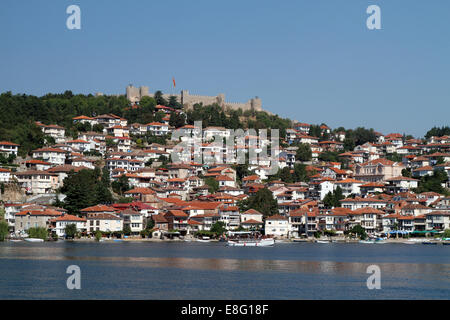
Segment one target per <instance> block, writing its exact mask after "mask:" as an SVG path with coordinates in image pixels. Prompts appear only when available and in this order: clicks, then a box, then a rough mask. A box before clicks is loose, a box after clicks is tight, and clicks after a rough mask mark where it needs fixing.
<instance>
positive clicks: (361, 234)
mask: <svg viewBox="0 0 450 320" xmlns="http://www.w3.org/2000/svg"><path fill="white" fill-rule="evenodd" d="M350 233H352V234H355V235H357V236H358V237H359V238H360V239H361V240H364V239H366V238H367V233H366V230H364V228H363V227H361V225H359V224H358V225H356V226H354V227H353V228H351V229H350Z"/></svg>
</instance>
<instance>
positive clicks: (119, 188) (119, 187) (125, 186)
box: [111, 174, 130, 196]
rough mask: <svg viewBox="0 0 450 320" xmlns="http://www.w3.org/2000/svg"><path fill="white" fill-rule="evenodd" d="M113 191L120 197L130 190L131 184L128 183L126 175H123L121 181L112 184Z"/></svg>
mask: <svg viewBox="0 0 450 320" xmlns="http://www.w3.org/2000/svg"><path fill="white" fill-rule="evenodd" d="M111 186H112V189H113V190H114V192H115V193H118V194H119V195H121V196H122V195H123V193H124V192H125V191H128V190H130V184H129V182H128V177H127V176H126V175H124V174H123V175H121V176H120V177H119V179H117V180H116V181H113V182H112V183H111Z"/></svg>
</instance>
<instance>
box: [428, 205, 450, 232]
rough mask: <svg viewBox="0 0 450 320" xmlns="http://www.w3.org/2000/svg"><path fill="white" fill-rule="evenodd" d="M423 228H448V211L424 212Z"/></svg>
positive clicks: (449, 223)
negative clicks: (424, 224)
mask: <svg viewBox="0 0 450 320" xmlns="http://www.w3.org/2000/svg"><path fill="white" fill-rule="evenodd" d="M425 217H426V222H425V223H426V226H425V230H427V231H428V230H438V231H443V230H445V229H450V211H443V210H442V211H432V212H430V213H427V214H425Z"/></svg>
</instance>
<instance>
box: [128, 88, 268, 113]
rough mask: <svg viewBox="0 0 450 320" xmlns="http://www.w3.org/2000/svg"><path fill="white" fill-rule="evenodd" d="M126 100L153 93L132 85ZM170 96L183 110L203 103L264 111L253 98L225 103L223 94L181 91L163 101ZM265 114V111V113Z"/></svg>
mask: <svg viewBox="0 0 450 320" xmlns="http://www.w3.org/2000/svg"><path fill="white" fill-rule="evenodd" d="M126 93H127V98H128V100H129V101H130V102H131V103H135V102H139V101H140V99H141V98H142V97H145V96H148V97H153V96H154V94H153V93H149V88H148V87H144V86H141V87H140V88H135V87H133V86H132V85H129V86H127V88H126ZM170 96H175V97H176V98H177V100H178V102H180V103H181V104H182V105H183V107H184V108H186V109H189V108H192V107H193V106H194V105H195V104H196V103H203V105H210V104H214V103H217V104H218V105H220V106H221V107H222V108H224V109H226V108H230V109H233V110H238V109H242V111H247V110H255V111H264V110H263V109H262V101H261V99H260V98H258V97H255V98H252V99H250V100H248V101H247V102H243V103H241V102H227V101H226V100H225V95H224V94H223V93H221V94H218V95H217V96H202V95H192V94H190V93H189V91H187V90H182V91H181V94H173V95H172V94H164V95H163V97H164V99H166V100H168V99H169V97H170ZM266 112H267V111H266Z"/></svg>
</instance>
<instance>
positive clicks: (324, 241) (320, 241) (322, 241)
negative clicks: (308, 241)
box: [316, 240, 331, 243]
mask: <svg viewBox="0 0 450 320" xmlns="http://www.w3.org/2000/svg"><path fill="white" fill-rule="evenodd" d="M316 243H331V241H328V240H317V241H316Z"/></svg>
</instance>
